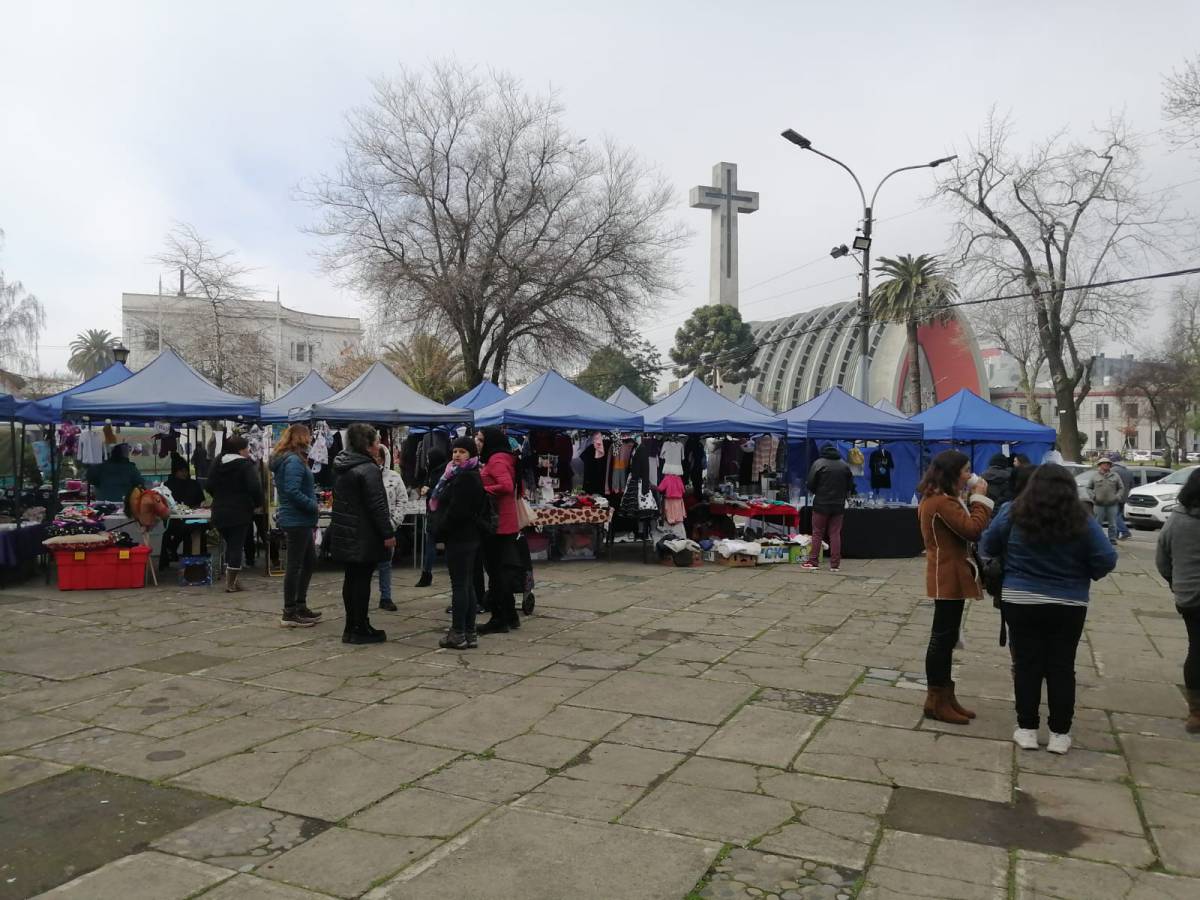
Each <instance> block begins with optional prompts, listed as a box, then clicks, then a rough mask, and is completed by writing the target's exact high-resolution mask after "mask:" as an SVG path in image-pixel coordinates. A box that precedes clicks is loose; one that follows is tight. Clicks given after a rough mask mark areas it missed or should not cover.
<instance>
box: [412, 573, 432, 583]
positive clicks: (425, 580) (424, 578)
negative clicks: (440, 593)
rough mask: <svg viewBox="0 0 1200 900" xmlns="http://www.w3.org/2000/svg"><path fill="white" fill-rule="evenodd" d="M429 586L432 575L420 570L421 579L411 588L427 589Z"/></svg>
mask: <svg viewBox="0 0 1200 900" xmlns="http://www.w3.org/2000/svg"><path fill="white" fill-rule="evenodd" d="M431 584H433V573H432V572H430V571H429V570H428V569H422V570H421V577H420V578H419V579H418V580H417V583H416V584H415V585H413V587H429V586H430V585H431Z"/></svg>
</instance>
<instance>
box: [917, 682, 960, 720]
mask: <svg viewBox="0 0 1200 900" xmlns="http://www.w3.org/2000/svg"><path fill="white" fill-rule="evenodd" d="M950 691H951V688H950V687H948V686H947V687H931V688H930V689H929V693H930V694H931V695H932V698H933V704H932V708H931V710H930V712H928V713H926V715H927V716H929V718H931V719H935V720H936V721H938V722H947V723H949V724H950V725H969V724H971V720H970V719H968V718H967V717H966V716H964V715H963V714H962V713H960V712H958V711H957V710H955V708H954V707H953V706H951V705H950Z"/></svg>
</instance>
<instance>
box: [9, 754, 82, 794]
mask: <svg viewBox="0 0 1200 900" xmlns="http://www.w3.org/2000/svg"><path fill="white" fill-rule="evenodd" d="M67 769H68V767H67V766H60V765H59V764H58V763H52V762H46V761H45V760H41V759H27V758H25V757H23V756H0V794H3V793H4V792H5V791H11V790H13V789H15V788H19V787H24V786H25V785H27V784H33V782H35V781H41V780H42V779H43V778H50V777H51V776H53V775H58V774H60V773H62V772H65V771H67Z"/></svg>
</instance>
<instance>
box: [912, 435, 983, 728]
mask: <svg viewBox="0 0 1200 900" xmlns="http://www.w3.org/2000/svg"><path fill="white" fill-rule="evenodd" d="M970 481H971V460H969V459H967V457H966V456H965V455H964V454H962V453H959V452H958V451H957V450H944V451H942V452H941V453H939V454H938V455H937V456H935V457H934V458H933V461H932V462H931V463H930V465H929V468H928V470H926V472H925V477H924V478H922V479H921V483H920V484H919V485H917V494H918V496H920V498H921V503H920V506H918V507H917V517H918V519H919V520H920V523H921V537H922V539H923V540H924V542H925V592H926V595H927V596H928V597H929V598H930V599H932V600H933V624H932V626H931V628H930V632H929V646H928V648H927V649H926V651H925V681H926V684H927V685H928V688H929V691H928V693H927V694H926V695H925V717H926V718H929V719H936V720H938V721H939V722H949V723H951V724H952V725H966V724H968V723H969V722H970V721H971V720H972V719H973V718H975V713H973V712H972V711H971V710H969V709H966V708H965V707H963V706H962V705H961V704H960V703H959V702H958V698H957V697H956V696H955V693H954V680H953V678H952V677H951V674H952V671H953V666H954V647H955V645H956V644H957V643H958V634H959V629H960V628H961V627H962V618H963V612H964V610H965V608H966V604H967V600H973V599H975V598H977V597H978V596H979V595H980V593H981V591H980V587H979V572H978V571H977V570H976V567H975V563H974V559H973V556H974V554H973V553H972V544H973V543H974V542H975V541H977V540H979V536H980V535H981V534H983V530H984V529H985V528H987V524H988V520H989V519H990V518H991V515H992V506H993V503H992V501H991V500H990V499H988V495H987V489H988V485H987V482H986V481H984V480H983V479H982V478H978V479H976V480H975V482H974V485H973V487H972V488H971V491H970V493H969V494H967V493H966V491H967V485H968V483H969V482H970Z"/></svg>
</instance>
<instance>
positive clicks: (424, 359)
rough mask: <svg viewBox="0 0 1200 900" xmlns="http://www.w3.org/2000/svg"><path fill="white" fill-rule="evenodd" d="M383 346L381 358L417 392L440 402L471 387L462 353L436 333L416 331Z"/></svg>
mask: <svg viewBox="0 0 1200 900" xmlns="http://www.w3.org/2000/svg"><path fill="white" fill-rule="evenodd" d="M383 349H384V357H383V359H384V362H386V363H387V364H388V365H389V366H391V367H392V369H393V370H394V371H395V372H396V374H397V375H399V376H400V377H401V378H402V379H403V380H404V382H405V383H406V384H407V385H408V386H409V387H410V388H412V389H413V390H414V391H416V392H417V393H418V394H423V395H424V396H426V397H429V398H430V399H432V400H437V401H438V402H440V403H441V402H445V401H446V400H449V399H450V398H451V397H454V396H456V395H458V394H461V393H462V392H463V391H464V390H466V389H467V388H468V387H470V385H467V384H466V383H465V375H466V373H465V371H464V369H463V363H462V356H461V355H460V354H459V353H458V352H457V351H456V350H454V349H452V348H451V347H450V346H449V345H448V344H447V343H446V342H445V341H443V340H442V339H441V338H439V337H437V336H436V335H432V334H415V335H413V336H412V337H411V338H410V339H409V340H407V341H403V342H399V341H398V342H395V343H391V344H387V345H385V346H384V348H383Z"/></svg>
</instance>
